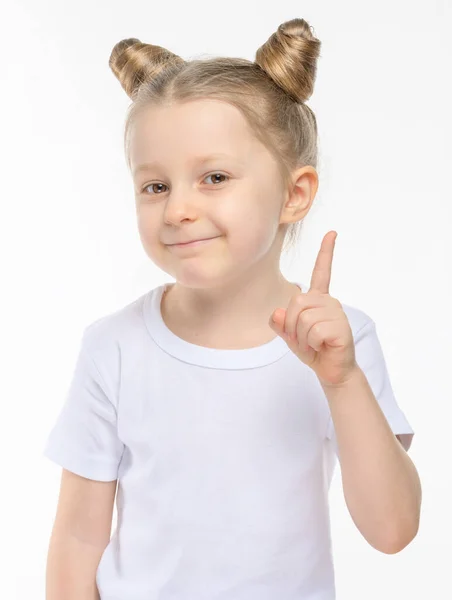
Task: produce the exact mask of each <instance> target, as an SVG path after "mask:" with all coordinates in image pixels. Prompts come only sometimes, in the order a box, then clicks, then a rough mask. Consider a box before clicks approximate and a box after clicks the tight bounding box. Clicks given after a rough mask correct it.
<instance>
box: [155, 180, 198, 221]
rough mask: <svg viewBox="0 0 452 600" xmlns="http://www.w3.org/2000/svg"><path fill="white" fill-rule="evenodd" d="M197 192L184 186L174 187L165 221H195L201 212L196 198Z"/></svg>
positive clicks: (167, 204) (164, 215)
mask: <svg viewBox="0 0 452 600" xmlns="http://www.w3.org/2000/svg"><path fill="white" fill-rule="evenodd" d="M194 196H195V192H193V190H187V189H186V188H184V187H183V186H179V187H178V188H173V190H172V191H171V194H170V195H169V196H168V199H167V201H166V206H165V209H164V214H163V218H164V221H165V223H168V224H170V225H178V224H179V223H181V222H182V221H186V220H189V221H193V220H195V219H196V216H197V214H198V212H199V210H198V208H197V207H196V200H195V198H194Z"/></svg>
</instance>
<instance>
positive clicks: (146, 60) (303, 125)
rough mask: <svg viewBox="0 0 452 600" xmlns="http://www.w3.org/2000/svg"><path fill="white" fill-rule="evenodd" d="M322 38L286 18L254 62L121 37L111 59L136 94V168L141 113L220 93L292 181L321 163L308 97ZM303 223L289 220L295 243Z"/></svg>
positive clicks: (287, 180) (299, 21) (302, 22)
mask: <svg viewBox="0 0 452 600" xmlns="http://www.w3.org/2000/svg"><path fill="white" fill-rule="evenodd" d="M320 44H321V43H320V41H319V40H318V39H317V38H316V37H314V35H313V33H312V32H311V27H310V25H309V24H308V23H307V22H306V21H305V20H304V19H292V20H290V21H286V22H284V23H282V24H281V25H280V26H279V27H278V29H277V31H276V32H275V33H273V34H272V35H271V36H270V37H269V38H268V40H267V41H266V42H265V43H264V44H263V45H262V46H260V48H259V49H258V50H257V52H256V57H255V61H254V62H251V61H249V60H246V59H243V58H234V57H219V58H209V59H194V60H191V61H188V62H187V61H185V60H184V59H182V58H181V57H180V56H177V55H176V54H173V53H172V52H170V51H169V50H166V49H165V48H162V47H161V46H155V45H152V44H145V43H143V42H141V41H140V40H138V39H136V38H128V39H124V40H121V41H120V42H118V43H117V44H116V45H115V46H114V48H113V50H112V52H111V55H110V59H109V66H110V68H111V69H112V71H113V73H114V74H115V76H116V77H117V78H118V80H119V82H120V83H121V85H122V87H123V88H124V90H125V92H126V93H127V95H128V96H129V97H130V98H131V99H132V101H133V102H132V104H131V105H130V107H129V109H128V114H127V118H126V124H125V131H124V150H125V154H126V157H127V164H128V166H129V169H130V159H129V144H128V139H129V130H130V127H131V126H132V124H133V121H134V119H135V117H136V116H137V115H138V113H140V112H141V111H142V110H145V109H146V108H147V107H149V106H151V105H153V106H157V105H169V104H171V103H173V102H184V101H189V100H195V99H202V98H213V99H217V100H222V101H224V102H228V103H229V104H231V105H233V106H235V107H236V108H237V109H239V110H240V111H241V112H242V114H243V115H244V117H245V119H246V120H247V122H248V124H249V125H250V127H251V129H252V131H253V132H254V134H255V135H256V137H257V139H259V140H260V141H261V143H263V144H264V145H265V147H266V148H267V149H268V151H269V152H270V153H271V154H272V155H273V157H274V158H275V159H276V161H277V164H278V165H279V168H280V174H281V180H282V182H283V184H284V185H285V186H286V189H288V186H290V183H291V182H290V176H291V171H292V170H293V169H296V168H298V167H302V166H306V165H311V166H313V167H314V168H317V152H318V151H317V122H316V118H315V115H314V113H313V111H312V110H311V109H310V108H309V106H307V105H306V104H305V102H306V100H308V99H309V98H310V96H311V95H312V93H313V88H314V82H315V78H316V72H317V59H318V57H319V54H320ZM301 224H302V222H297V223H292V224H290V225H289V227H288V230H287V232H286V233H288V234H289V235H288V238H289V245H290V244H291V243H295V242H296V240H297V237H298V230H299V229H301ZM297 226H299V228H297Z"/></svg>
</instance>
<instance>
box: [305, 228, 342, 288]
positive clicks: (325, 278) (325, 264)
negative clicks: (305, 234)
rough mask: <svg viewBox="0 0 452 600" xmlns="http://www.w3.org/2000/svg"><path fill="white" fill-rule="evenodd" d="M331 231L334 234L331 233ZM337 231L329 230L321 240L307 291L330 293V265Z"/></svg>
mask: <svg viewBox="0 0 452 600" xmlns="http://www.w3.org/2000/svg"><path fill="white" fill-rule="evenodd" d="M332 233H333V234H334V235H332ZM336 238H337V232H336V231H333V232H331V231H329V232H328V233H327V234H326V235H325V237H324V238H323V240H322V245H321V246H320V250H319V253H318V255H317V260H316V261H315V265H314V270H313V271H312V277H311V287H310V288H309V291H311V290H315V291H317V292H321V293H322V294H329V293H330V281H331V266H332V264H333V252H334V246H335V243H336Z"/></svg>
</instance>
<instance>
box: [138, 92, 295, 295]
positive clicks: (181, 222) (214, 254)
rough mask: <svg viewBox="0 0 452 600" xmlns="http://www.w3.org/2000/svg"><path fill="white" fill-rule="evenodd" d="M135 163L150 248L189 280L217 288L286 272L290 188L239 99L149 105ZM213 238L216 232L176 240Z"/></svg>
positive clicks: (165, 266) (144, 237) (158, 260)
mask: <svg viewBox="0 0 452 600" xmlns="http://www.w3.org/2000/svg"><path fill="white" fill-rule="evenodd" d="M130 161H131V170H132V174H133V181H134V187H135V197H136V209H137V220H138V228H139V233H140V238H141V241H142V243H143V246H144V248H145V250H146V253H147V254H148V256H149V257H150V258H151V259H152V261H153V262H154V263H155V264H157V265H158V266H159V267H160V268H161V269H162V270H164V271H165V272H167V273H169V274H171V275H172V276H173V277H174V278H175V279H176V280H177V281H178V282H179V283H181V284H182V285H186V286H189V287H196V288H207V287H215V286H216V285H218V286H221V284H224V283H226V282H228V281H229V282H230V281H231V280H232V279H236V278H237V277H239V276H240V274H242V275H248V276H249V275H250V272H254V273H256V274H257V273H258V272H259V271H261V270H262V271H261V272H265V271H264V269H265V268H268V267H269V266H270V264H271V266H272V267H274V269H275V271H274V272H275V273H277V272H278V271H279V259H280V252H281V247H282V243H283V237H284V230H282V229H280V223H281V221H280V217H281V209H282V204H283V201H284V192H285V190H284V189H283V185H282V181H281V177H280V174H279V171H278V167H277V163H276V161H275V160H274V159H273V157H272V156H271V154H270V153H269V152H268V150H267V149H266V148H265V147H264V146H263V145H262V144H261V143H260V142H259V141H258V140H257V139H256V138H255V137H254V136H253V134H252V132H251V130H250V129H249V128H248V126H247V122H246V120H245V119H244V117H243V116H242V114H241V112H240V111H239V110H238V109H236V108H235V107H234V106H232V105H230V104H227V103H225V102H221V101H217V100H211V99H203V100H196V101H191V102H187V103H185V104H176V105H173V106H171V107H158V108H154V107H152V108H149V109H148V110H147V111H146V112H144V113H142V114H141V115H140V116H139V117H138V118H137V120H136V121H135V126H134V127H133V128H132V131H131V137H130ZM204 238H214V239H211V240H210V241H207V242H204V243H201V244H199V245H191V246H185V247H178V246H174V245H173V244H176V243H181V242H188V241H191V240H200V239H204ZM270 268H271V267H270Z"/></svg>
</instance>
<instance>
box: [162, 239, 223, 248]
mask: <svg viewBox="0 0 452 600" xmlns="http://www.w3.org/2000/svg"><path fill="white" fill-rule="evenodd" d="M215 239H216V238H214V237H213V238H204V239H200V240H193V241H192V242H185V243H181V244H169V245H170V246H171V247H173V248H189V247H191V246H199V245H201V244H205V243H207V242H210V241H211V240H215Z"/></svg>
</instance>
